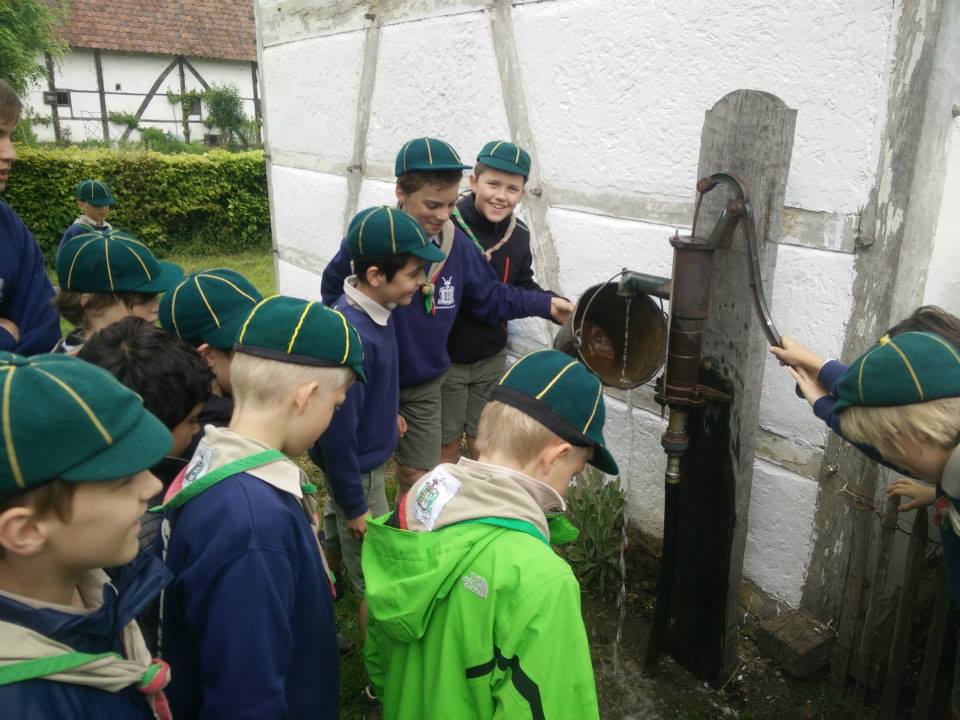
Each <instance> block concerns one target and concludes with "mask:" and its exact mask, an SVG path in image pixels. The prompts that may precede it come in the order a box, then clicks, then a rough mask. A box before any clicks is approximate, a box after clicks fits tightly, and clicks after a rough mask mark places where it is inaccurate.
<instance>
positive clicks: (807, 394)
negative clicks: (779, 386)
mask: <svg viewBox="0 0 960 720" xmlns="http://www.w3.org/2000/svg"><path fill="white" fill-rule="evenodd" d="M786 370H787V372H788V373H790V375H791V377H793V379H794V380H796V381H797V387H798V388H800V392H801V393H803V397H804V399H805V400H806V401H807V402H808V403H810V405H811V406H812V405H813V404H814V403H815V402H816V401H817V400H819V399H820V398H822V397H826V396H827V395H829V394H830V393H828V392H827V389H826V388H825V387H824V386H823V385H821V384H820V383H819V382H818V381H817V378H816V375H814V374H812V373H810V372H808V371H807V370H806V369H805V368H802V367H796V368H794V367H790V366H789V365H788V366H787V367H786Z"/></svg>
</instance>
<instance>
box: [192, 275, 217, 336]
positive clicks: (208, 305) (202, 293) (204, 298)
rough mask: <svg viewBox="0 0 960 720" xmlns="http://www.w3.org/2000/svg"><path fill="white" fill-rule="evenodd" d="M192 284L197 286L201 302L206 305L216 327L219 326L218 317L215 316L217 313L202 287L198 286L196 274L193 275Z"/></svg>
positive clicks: (198, 281)
mask: <svg viewBox="0 0 960 720" xmlns="http://www.w3.org/2000/svg"><path fill="white" fill-rule="evenodd" d="M193 284H194V285H196V286H197V292H198V293H200V299H201V300H203V304H204V305H206V306H207V312H209V313H210V317H212V318H213V321H214V322H215V323H216V324H217V327H218V328H219V327H220V318H218V317H217V314H216V313H215V312H214V311H213V308H212V307H210V303H209V302H208V301H207V296H206V294H205V293H204V292H203V288H202V287H200V280H199V278H197V276H196V275H194V276H193Z"/></svg>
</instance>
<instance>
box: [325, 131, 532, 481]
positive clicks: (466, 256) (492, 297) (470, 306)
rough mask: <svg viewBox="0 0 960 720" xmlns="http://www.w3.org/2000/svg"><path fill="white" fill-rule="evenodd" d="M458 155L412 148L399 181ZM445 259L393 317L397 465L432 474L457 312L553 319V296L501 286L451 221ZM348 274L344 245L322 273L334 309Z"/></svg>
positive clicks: (442, 146)
mask: <svg viewBox="0 0 960 720" xmlns="http://www.w3.org/2000/svg"><path fill="white" fill-rule="evenodd" d="M468 167H469V166H468V165H464V164H463V163H462V161H461V160H460V157H459V155H457V153H456V151H455V150H454V149H453V148H452V147H450V145H449V144H447V143H445V142H443V141H442V140H436V139H434V138H417V139H416V140H411V141H409V142H407V143H406V144H405V145H404V146H403V147H402V148H401V149H400V152H399V153H397V158H396V163H395V165H394V171H395V172H396V174H397V176H398V177H399V176H400V175H404V174H406V173H411V172H431V171H436V170H464V169H467V168H468ZM433 242H434V244H436V245H437V246H438V247H439V248H440V250H441V251H442V252H443V253H444V255H445V256H446V259H445V260H440V261H437V262H433V263H431V264H430V265H429V266H428V267H427V269H426V274H427V283H426V285H424V286H423V287H422V288H421V289H420V290H419V291H418V292H417V294H416V296H414V299H413V302H411V303H410V304H409V305H405V306H403V307H399V308H397V309H396V310H395V311H394V313H393V319H394V322H395V323H396V333H397V349H398V352H399V357H400V414H401V415H403V416H404V418H406V420H407V427H408V429H407V433H406V435H404V436H403V437H402V438H400V440H399V442H398V444H397V452H396V460H397V462H398V463H400V464H402V465H406V466H408V467H413V468H420V469H423V470H429V469H431V468H432V467H433V466H434V465H436V464H437V463H438V462H439V461H440V436H441V427H440V413H441V410H440V386H441V384H442V382H443V376H444V374H445V373H446V372H447V370H448V368H449V367H450V356H449V355H448V354H447V338H448V337H449V335H450V330H451V328H452V327H453V323H454V320H455V319H456V317H457V313H458V312H459V311H460V310H461V309H462V310H463V312H466V313H468V314H470V315H471V316H473V317H475V318H477V319H478V320H480V321H481V322H486V323H488V324H494V325H495V324H497V323H500V322H504V321H506V320H513V319H516V318H521V317H531V316H536V317H542V318H547V319H549V318H550V307H551V298H550V296H549V295H545V294H543V293H539V292H531V291H529V290H524V289H522V288H515V287H510V286H508V285H504V284H503V283H501V282H499V281H498V279H497V276H496V275H495V274H494V272H493V269H492V268H491V267H490V264H489V263H488V262H487V260H486V258H484V257H483V255H482V254H481V253H480V251H479V250H478V249H477V247H476V246H475V245H474V244H473V242H472V241H471V240H470V239H469V238H468V237H467V236H466V235H465V234H464V233H463V231H462V230H460V229H459V228H458V227H456V225H455V223H453V222H452V221H447V222H446V223H445V224H444V227H443V230H442V231H441V232H440V233H439V235H438V236H437V237H435V238H433ZM348 275H350V251H349V249H348V248H347V245H346V242H344V243H343V244H342V245H341V247H340V251H339V252H338V253H337V254H336V256H334V258H333V259H332V260H331V261H330V263H329V264H328V265H327V267H326V269H325V270H324V271H323V279H322V283H321V295H322V297H323V301H324V302H325V303H327V304H328V305H331V304H333V303H334V302H336V300H337V298H339V297H340V295H341V294H342V293H343V281H344V279H345V278H346V277H347V276H348Z"/></svg>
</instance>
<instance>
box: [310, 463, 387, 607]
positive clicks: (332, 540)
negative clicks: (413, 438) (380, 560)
mask: <svg viewBox="0 0 960 720" xmlns="http://www.w3.org/2000/svg"><path fill="white" fill-rule="evenodd" d="M384 467H385V466H384V465H381V466H380V467H378V468H375V469H373V470H371V471H370V472H365V473H360V482H361V483H362V484H363V496H364V497H365V498H366V499H367V507H368V508H369V510H370V514H371V515H373V517H380V516H381V515H383V514H385V513H386V512H388V510H389V507H388V505H387V494H386V492H385V491H384V488H383V480H384V477H383V468H384ZM323 546H324V548H326V549H328V550H332V551H338V550H339V552H340V556H341V557H342V558H343V564H344V565H345V566H346V568H347V573H348V574H349V575H350V580H351V582H353V586H354V587H355V588H356V589H357V592H358V593H360V594H361V595H363V589H364V584H363V570H362V569H361V567H360V551H361V550H362V549H363V540H358V539H357V538H355V537H354V536H353V535H351V534H350V532H349V531H348V530H347V516H346V515H344V514H343V508H341V507H340V506H339V505H337V503H336V502H334V500H333V492H331V490H330V485H329V483H328V484H327V502H326V505H324V508H323Z"/></svg>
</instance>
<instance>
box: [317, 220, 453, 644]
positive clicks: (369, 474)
mask: <svg viewBox="0 0 960 720" xmlns="http://www.w3.org/2000/svg"><path fill="white" fill-rule="evenodd" d="M347 249H348V250H349V252H350V257H351V258H352V259H353V269H354V272H355V275H351V276H350V277H348V278H347V279H346V280H345V281H344V283H343V295H341V296H340V299H339V300H337V301H336V302H335V303H334V304H333V308H334V309H335V310H337V311H339V312H341V313H343V315H344V317H346V318H347V320H348V321H349V322H350V324H351V325H353V326H354V327H355V328H356V329H357V332H358V333H359V335H360V339H361V341H362V342H363V348H364V353H363V369H364V373H365V374H366V376H367V383H366V384H365V385H362V384H359V383H357V384H354V385H353V387H351V388H350V392H349V393H347V399H346V401H345V402H344V404H343V407H341V408H340V411H339V412H338V413H337V414H336V415H335V416H334V418H333V420H332V421H331V423H330V427H329V428H328V429H327V431H326V432H325V433H324V434H323V436H322V437H321V438H320V439H319V440H318V441H317V444H316V445H314V447H313V449H312V450H311V451H310V456H311V458H313V460H314V462H315V463H316V464H317V465H318V466H320V467H321V468H322V469H323V472H324V476H325V477H326V480H327V484H328V486H329V488H330V496H329V498H330V499H328V503H329V511H328V512H327V513H326V518H325V532H324V548H325V549H327V550H328V551H329V550H331V549H333V550H337V549H338V550H339V552H336V551H335V552H334V553H333V554H334V556H335V557H336V556H340V557H342V559H343V561H344V563H345V564H346V566H347V569H348V570H349V572H350V580H351V581H352V582H353V585H354V587H355V588H356V589H357V591H358V593H359V594H360V596H361V598H362V597H363V573H362V571H361V568H360V549H361V547H362V546H361V541H362V539H363V535H364V533H366V530H367V520H368V519H369V518H370V516H371V514H372V515H373V516H374V517H379V516H380V515H383V514H384V513H386V512H387V497H386V494H385V492H384V484H383V481H384V475H383V466H384V464H385V463H386V462H387V460H389V459H390V456H391V455H392V454H393V451H394V450H395V449H396V446H397V435H398V415H397V413H398V411H399V403H400V376H399V365H398V359H397V338H396V334H395V332H394V327H393V323H392V322H391V321H390V315H391V310H392V309H393V308H395V307H403V306H405V305H409V304H410V303H411V301H412V300H413V297H414V295H415V294H416V293H417V291H418V290H419V289H420V286H421V285H423V283H424V281H425V278H424V274H423V264H424V261H426V262H438V261H440V260H442V259H443V253H442V252H441V251H440V249H439V248H438V247H437V246H436V245H434V244H433V243H431V242H430V241H429V240H428V239H427V238H426V236H425V235H424V234H423V231H422V230H421V229H420V226H419V225H418V224H417V221H416V220H414V219H413V218H412V217H410V216H409V215H407V214H406V213H405V212H403V211H402V210H397V209H395V208H389V207H376V208H369V209H367V210H364V211H362V212H360V213H357V215H356V217H354V218H353V220H352V221H351V222H350V229H349V232H348V233H347ZM366 610H367V608H366V604H365V603H364V602H363V600H362V599H361V601H360V628H361V634H362V633H363V632H364V631H365V628H366V620H367V612H366Z"/></svg>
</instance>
